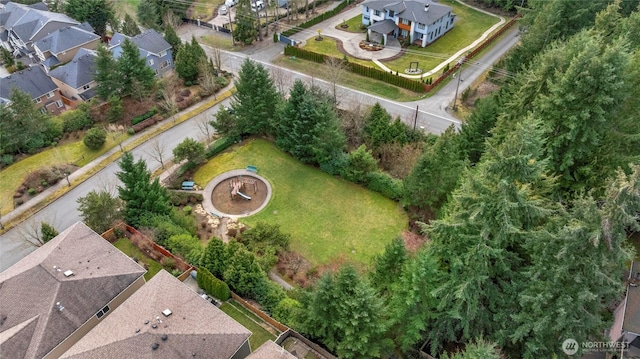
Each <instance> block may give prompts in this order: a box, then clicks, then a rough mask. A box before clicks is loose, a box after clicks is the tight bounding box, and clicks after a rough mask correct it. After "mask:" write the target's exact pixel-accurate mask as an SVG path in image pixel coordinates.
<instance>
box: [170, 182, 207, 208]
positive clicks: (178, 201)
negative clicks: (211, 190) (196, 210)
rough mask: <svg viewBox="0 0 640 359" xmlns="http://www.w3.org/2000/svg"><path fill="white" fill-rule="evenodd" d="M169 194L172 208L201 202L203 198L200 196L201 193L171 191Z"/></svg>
mask: <svg viewBox="0 0 640 359" xmlns="http://www.w3.org/2000/svg"><path fill="white" fill-rule="evenodd" d="M180 183H182V182H180ZM180 183H178V186H179V185H180ZM170 194H171V199H170V200H171V204H172V205H174V206H180V205H182V204H186V203H197V202H202V200H203V199H204V197H203V196H202V193H196V192H191V193H189V192H178V191H171V193H170Z"/></svg>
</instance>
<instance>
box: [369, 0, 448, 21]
mask: <svg viewBox="0 0 640 359" xmlns="http://www.w3.org/2000/svg"><path fill="white" fill-rule="evenodd" d="M426 4H428V5H429V11H424V8H425V5H426ZM362 5H364V6H368V7H370V8H372V9H374V10H379V11H385V10H393V11H394V12H396V14H398V16H399V17H400V18H402V19H407V20H410V21H412V22H418V23H421V24H425V25H431V24H433V23H434V22H435V21H436V20H438V19H440V18H441V17H443V16H445V15H446V14H447V13H449V12H450V11H451V10H453V8H452V7H450V6H447V5H442V4H438V3H435V2H433V1H431V0H404V1H402V0H401V1H384V0H368V1H365V2H363V3H362Z"/></svg>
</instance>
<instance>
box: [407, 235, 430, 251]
mask: <svg viewBox="0 0 640 359" xmlns="http://www.w3.org/2000/svg"><path fill="white" fill-rule="evenodd" d="M402 240H403V241H404V246H405V247H406V248H407V250H408V251H409V252H412V253H415V252H417V251H418V249H420V248H421V247H422V246H423V245H424V244H425V243H427V242H428V240H427V239H426V238H425V237H423V236H421V235H418V234H416V233H413V232H410V231H404V232H403V233H402Z"/></svg>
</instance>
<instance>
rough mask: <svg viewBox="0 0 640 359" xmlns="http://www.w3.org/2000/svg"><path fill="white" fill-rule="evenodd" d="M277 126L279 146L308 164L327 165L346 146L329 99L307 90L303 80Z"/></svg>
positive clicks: (297, 81)
mask: <svg viewBox="0 0 640 359" xmlns="http://www.w3.org/2000/svg"><path fill="white" fill-rule="evenodd" d="M277 126H278V134H279V135H278V137H277V138H276V144H277V145H278V146H280V148H282V149H283V150H285V151H287V152H289V153H291V154H292V155H293V156H294V157H295V158H297V159H299V160H300V161H302V162H305V163H317V164H319V163H324V162H327V161H329V160H330V159H331V158H332V157H333V156H334V155H335V153H337V152H341V151H342V149H343V148H344V146H345V138H344V134H343V133H342V132H341V131H340V124H339V120H338V117H337V116H336V113H335V111H334V109H333V108H332V106H331V105H330V103H329V99H328V97H327V96H326V95H324V94H322V95H320V96H319V95H318V94H316V93H314V92H313V91H311V90H307V89H306V88H305V87H304V84H302V82H301V81H300V80H296V83H295V84H294V88H293V89H292V90H291V94H290V98H289V101H287V103H286V104H285V106H284V110H283V112H282V114H281V116H280V121H279V123H278V124H277Z"/></svg>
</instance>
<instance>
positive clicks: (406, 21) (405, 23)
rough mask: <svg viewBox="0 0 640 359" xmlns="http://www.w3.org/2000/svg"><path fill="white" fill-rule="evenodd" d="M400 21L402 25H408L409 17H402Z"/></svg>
mask: <svg viewBox="0 0 640 359" xmlns="http://www.w3.org/2000/svg"><path fill="white" fill-rule="evenodd" d="M400 22H402V24H403V25H409V19H402V20H401V21H400Z"/></svg>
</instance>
